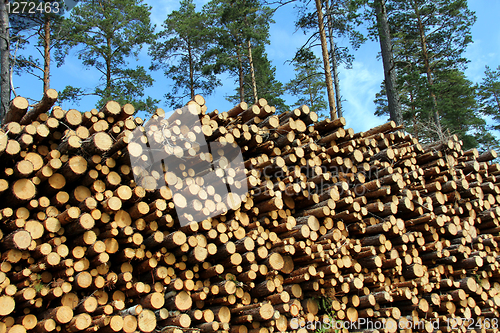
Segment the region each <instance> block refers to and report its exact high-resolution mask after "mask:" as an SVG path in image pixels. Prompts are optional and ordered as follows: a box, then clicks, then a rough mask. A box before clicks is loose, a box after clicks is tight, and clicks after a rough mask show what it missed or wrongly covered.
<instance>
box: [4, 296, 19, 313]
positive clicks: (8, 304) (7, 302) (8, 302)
mask: <svg viewBox="0 0 500 333" xmlns="http://www.w3.org/2000/svg"><path fill="white" fill-rule="evenodd" d="M15 307H16V301H15V300H14V298H12V297H11V296H5V295H4V296H0V316H7V315H9V314H11V313H12V312H13V311H14V309H15Z"/></svg>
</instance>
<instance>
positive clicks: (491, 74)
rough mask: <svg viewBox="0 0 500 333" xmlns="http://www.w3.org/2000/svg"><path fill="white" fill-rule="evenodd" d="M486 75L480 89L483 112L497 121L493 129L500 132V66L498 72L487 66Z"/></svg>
mask: <svg viewBox="0 0 500 333" xmlns="http://www.w3.org/2000/svg"><path fill="white" fill-rule="evenodd" d="M484 75H485V77H484V78H483V81H482V82H481V84H480V85H479V88H478V97H479V103H480V105H481V111H482V112H483V113H484V114H486V115H488V116H491V117H492V118H493V120H494V121H495V123H496V124H495V125H493V126H492V128H493V129H495V130H500V66H498V67H497V69H496V70H492V69H491V68H490V67H489V66H486V70H485V71H484Z"/></svg>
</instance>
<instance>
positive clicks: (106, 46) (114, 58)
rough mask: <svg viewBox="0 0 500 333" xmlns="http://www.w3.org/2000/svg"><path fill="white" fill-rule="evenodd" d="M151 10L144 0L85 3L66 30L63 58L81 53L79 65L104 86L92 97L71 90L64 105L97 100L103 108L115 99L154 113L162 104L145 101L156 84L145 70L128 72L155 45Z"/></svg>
mask: <svg viewBox="0 0 500 333" xmlns="http://www.w3.org/2000/svg"><path fill="white" fill-rule="evenodd" d="M150 10H151V7H149V6H147V5H145V4H144V3H143V1H142V0H82V1H80V2H79V5H78V6H76V7H75V8H74V9H73V10H72V11H71V15H70V19H69V20H67V21H65V24H64V26H63V30H64V31H65V33H66V34H67V37H66V39H65V41H64V47H62V48H61V49H59V50H58V51H59V55H61V54H66V53H67V52H69V49H71V48H73V47H78V49H77V55H78V59H80V60H81V61H82V63H83V65H84V66H85V67H88V68H94V69H97V70H98V71H99V72H100V73H101V81H102V82H103V83H102V84H101V85H99V86H97V87H94V88H92V89H91V90H90V91H88V90H83V89H82V88H75V87H72V86H67V87H66V88H65V89H64V91H63V92H62V93H61V99H65V98H66V99H79V98H81V97H82V96H84V95H96V96H99V97H100V101H99V102H98V104H102V103H104V102H105V101H107V100H110V99H114V100H116V101H117V102H119V103H122V104H123V103H132V104H133V105H134V106H135V107H136V109H137V110H148V111H151V110H154V109H155V107H154V105H153V104H154V103H155V102H157V101H155V100H152V99H151V98H149V97H148V98H146V99H144V98H143V97H144V89H145V88H146V87H149V86H151V85H152V83H153V79H152V78H151V76H150V75H149V74H148V73H147V72H146V69H145V68H144V67H143V66H137V67H135V68H130V67H128V61H129V59H130V57H132V56H135V57H138V56H139V51H140V50H141V48H142V46H144V45H147V44H150V43H152V41H153V38H154V33H153V30H154V27H153V26H152V25H151V23H150Z"/></svg>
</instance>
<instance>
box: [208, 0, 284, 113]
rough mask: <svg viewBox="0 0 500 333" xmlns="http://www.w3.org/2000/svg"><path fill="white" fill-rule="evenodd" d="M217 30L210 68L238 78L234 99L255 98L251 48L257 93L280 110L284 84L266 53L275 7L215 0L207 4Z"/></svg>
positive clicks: (245, 0) (248, 1) (242, 0)
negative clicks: (276, 76) (249, 50)
mask: <svg viewBox="0 0 500 333" xmlns="http://www.w3.org/2000/svg"><path fill="white" fill-rule="evenodd" d="M204 12H205V13H206V14H207V16H208V19H209V20H210V22H211V25H212V26H213V28H214V32H215V41H216V44H215V45H213V46H212V47H211V48H210V50H208V52H207V53H206V54H205V56H206V57H207V58H209V59H212V62H211V64H210V66H207V67H206V70H207V72H210V73H214V74H220V73H228V74H229V75H230V76H231V77H233V78H235V79H236V82H237V83H238V87H237V89H236V94H235V95H232V96H228V97H227V100H229V101H232V102H240V101H249V102H250V103H251V102H253V100H254V97H253V93H252V90H253V82H252V77H251V64H250V58H249V52H248V48H249V47H250V48H251V52H252V60H253V61H252V65H253V68H254V71H255V83H256V86H257V93H258V97H260V98H265V99H266V100H267V101H268V103H269V104H270V105H273V106H276V108H277V109H278V111H284V110H285V109H286V105H285V103H284V101H283V99H282V98H281V97H280V96H281V95H282V94H283V92H284V89H283V85H282V84H281V83H280V82H278V81H277V80H276V78H275V72H276V68H275V67H274V66H272V65H271V62H270V61H269V60H268V58H267V54H266V53H265V45H266V44H269V25H270V24H271V23H273V22H274V21H273V20H272V10H271V9H270V8H269V7H266V6H263V5H262V4H261V3H260V2H259V1H257V0H212V1H210V2H209V3H207V5H205V7H204Z"/></svg>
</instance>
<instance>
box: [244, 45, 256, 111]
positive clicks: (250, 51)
mask: <svg viewBox="0 0 500 333" xmlns="http://www.w3.org/2000/svg"><path fill="white" fill-rule="evenodd" d="M247 42H248V63H249V64H250V74H251V76H252V91H253V98H254V103H257V101H258V100H259V97H258V96H257V82H256V81H255V69H254V67H253V58H252V44H251V43H250V40H248V41H247Z"/></svg>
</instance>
